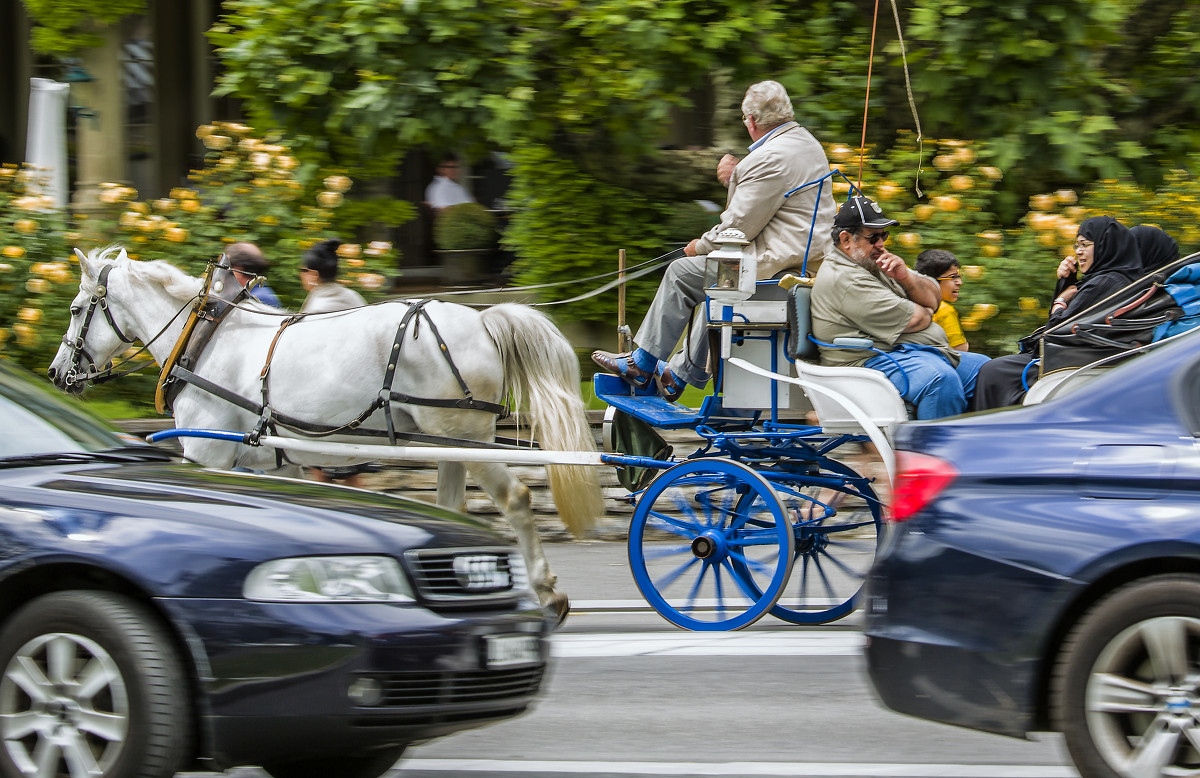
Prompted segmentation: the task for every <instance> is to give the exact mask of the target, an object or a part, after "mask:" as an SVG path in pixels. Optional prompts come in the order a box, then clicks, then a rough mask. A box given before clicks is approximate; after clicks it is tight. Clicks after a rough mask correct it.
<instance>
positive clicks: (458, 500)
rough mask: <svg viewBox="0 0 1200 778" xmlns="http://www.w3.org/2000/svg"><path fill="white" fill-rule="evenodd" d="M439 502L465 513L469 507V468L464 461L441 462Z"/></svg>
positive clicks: (439, 465)
mask: <svg viewBox="0 0 1200 778" xmlns="http://www.w3.org/2000/svg"><path fill="white" fill-rule="evenodd" d="M437 504H438V505H440V506H442V507H443V508H449V509H450V510H452V511H458V512H459V513H464V512H465V511H466V509H467V468H466V467H465V466H464V465H463V463H462V462H439V463H438V477H437Z"/></svg>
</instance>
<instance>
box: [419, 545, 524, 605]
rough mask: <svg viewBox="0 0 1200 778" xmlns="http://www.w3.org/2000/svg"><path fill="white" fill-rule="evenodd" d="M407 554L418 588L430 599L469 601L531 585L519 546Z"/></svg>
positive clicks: (505, 595) (492, 597) (508, 592)
mask: <svg viewBox="0 0 1200 778" xmlns="http://www.w3.org/2000/svg"><path fill="white" fill-rule="evenodd" d="M404 556H405V560H406V562H407V563H408V567H409V570H410V571H411V572H412V574H413V578H414V579H415V581H416V585H417V589H418V590H419V591H420V593H421V594H422V595H424V596H425V597H426V598H428V599H430V600H440V601H455V602H461V603H463V604H467V603H468V602H471V601H478V600H491V599H496V598H505V597H510V596H512V595H513V594H514V593H515V592H517V591H521V590H524V589H527V588H529V579H528V576H527V575H526V572H525V559H524V557H522V556H521V552H520V551H518V550H516V549H510V548H455V549H444V548H439V549H422V550H417V551H409V552H408V553H406V554H405V555H404Z"/></svg>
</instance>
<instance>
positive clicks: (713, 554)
mask: <svg viewBox="0 0 1200 778" xmlns="http://www.w3.org/2000/svg"><path fill="white" fill-rule="evenodd" d="M692 554H693V555H694V556H695V557H696V558H697V559H714V558H717V559H720V558H722V557H724V556H725V542H724V540H723V539H722V538H721V536H720V535H717V534H715V533H712V532H705V533H704V534H703V535H697V536H696V537H695V538H693V539H692Z"/></svg>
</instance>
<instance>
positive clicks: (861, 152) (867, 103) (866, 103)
mask: <svg viewBox="0 0 1200 778" xmlns="http://www.w3.org/2000/svg"><path fill="white" fill-rule="evenodd" d="M878 21H879V0H875V12H874V14H873V15H872V16H871V48H870V50H869V51H868V52H867V94H866V96H865V97H864V98H863V126H862V141H861V142H860V143H859V144H858V190H859V191H860V192H861V191H862V177H863V158H864V157H865V156H866V153H867V111H868V110H869V109H870V107H871V68H872V67H873V66H874V65H875V27H876V26H877V23H878Z"/></svg>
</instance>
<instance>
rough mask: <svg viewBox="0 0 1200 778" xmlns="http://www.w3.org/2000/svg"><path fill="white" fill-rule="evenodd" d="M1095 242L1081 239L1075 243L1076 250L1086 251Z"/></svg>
mask: <svg viewBox="0 0 1200 778" xmlns="http://www.w3.org/2000/svg"><path fill="white" fill-rule="evenodd" d="M1095 242H1096V241H1094V240H1083V239H1080V240H1077V241H1075V248H1076V249H1086V248H1087V247H1088V246H1091V245H1093V244H1094V243H1095Z"/></svg>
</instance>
